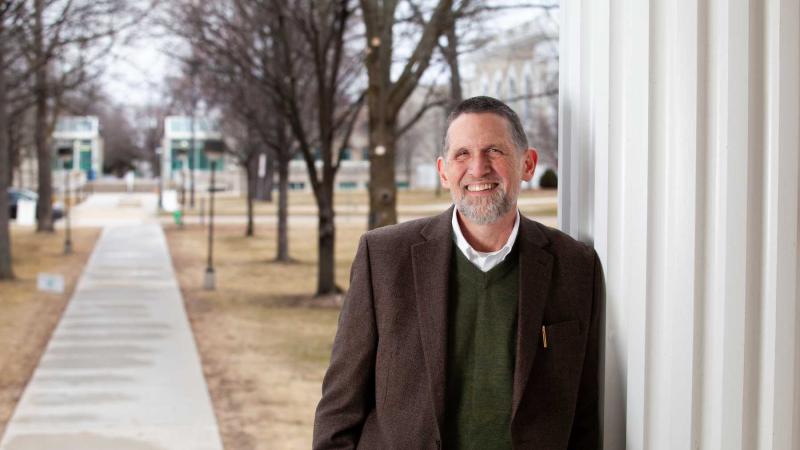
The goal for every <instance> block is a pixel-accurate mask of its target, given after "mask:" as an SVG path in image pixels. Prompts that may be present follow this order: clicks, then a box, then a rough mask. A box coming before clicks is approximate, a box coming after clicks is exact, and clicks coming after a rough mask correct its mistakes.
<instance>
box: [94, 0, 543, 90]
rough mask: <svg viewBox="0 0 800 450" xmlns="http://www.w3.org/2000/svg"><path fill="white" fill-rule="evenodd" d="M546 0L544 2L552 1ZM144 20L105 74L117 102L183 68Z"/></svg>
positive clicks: (526, 17) (525, 17) (503, 0)
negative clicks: (169, 54) (131, 40)
mask: <svg viewBox="0 0 800 450" xmlns="http://www.w3.org/2000/svg"><path fill="white" fill-rule="evenodd" d="M551 2H552V1H551V0H543V1H542V3H551ZM491 3H492V4H497V5H518V4H521V3H525V0H493V1H492V2H491ZM533 17H534V13H533V12H531V13H529V14H524V13H523V14H521V13H520V11H519V10H514V11H510V12H507V13H502V14H499V15H498V17H497V19H495V20H493V21H492V23H491V24H490V25H491V27H490V28H492V29H495V30H506V29H510V28H513V27H515V26H517V25H519V24H521V23H524V22H527V21H530V20H532V19H533ZM148 27H150V26H149V25H146V24H142V26H141V27H140V28H139V29H137V33H138V34H139V37H138V38H137V39H135V40H133V42H132V43H131V44H129V45H126V46H118V47H117V48H116V49H115V50H114V55H113V59H112V62H111V63H110V64H109V67H108V69H107V71H106V73H105V76H104V77H103V80H104V81H103V84H104V86H105V89H106V92H107V93H108V94H109V95H110V96H111V97H112V99H114V100H115V101H116V102H119V103H123V104H128V105H145V104H149V103H158V101H159V97H160V96H162V95H163V92H164V88H163V85H164V78H165V77H166V75H167V74H169V73H171V72H175V71H178V70H179V69H180V68H179V67H178V65H177V64H176V62H175V61H174V60H173V59H172V58H171V57H169V56H168V53H169V52H170V51H173V52H174V51H175V45H176V43H175V40H174V39H173V38H169V37H154V34H155V33H156V32H157V29H156V27H154V26H153V27H152V29H148Z"/></svg>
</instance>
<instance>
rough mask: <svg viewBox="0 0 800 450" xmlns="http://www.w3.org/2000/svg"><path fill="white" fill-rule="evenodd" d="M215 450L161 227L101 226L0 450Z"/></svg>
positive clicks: (211, 424)
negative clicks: (96, 240)
mask: <svg viewBox="0 0 800 450" xmlns="http://www.w3.org/2000/svg"><path fill="white" fill-rule="evenodd" d="M221 448H222V444H221V441H220V437H219V431H218V428H217V423H216V419H215V417H214V414H213V410H212V408H211V401H210V398H209V395H208V389H207V387H206V383H205V380H204V378H203V375H202V369H201V366H200V361H199V357H198V354H197V349H196V347H195V343H194V339H193V337H192V333H191V329H190V327H189V323H188V321H187V318H186V312H185V310H184V308H183V303H182V300H181V294H180V291H179V288H178V285H177V282H176V280H175V275H174V273H173V270H172V263H171V260H170V256H169V253H168V252H167V248H166V242H165V239H164V234H163V233H162V231H161V228H160V227H159V226H158V225H157V224H155V223H144V224H138V225H128V226H121V225H115V226H108V227H106V228H105V229H104V230H103V234H102V236H101V238H100V240H99V241H98V243H97V246H96V247H95V249H94V252H93V254H92V256H91V259H90V261H89V263H88V264H87V266H86V269H85V271H84V273H83V276H82V277H81V280H80V281H79V283H78V286H77V289H76V291H75V294H74V295H73V297H72V299H71V301H70V303H69V305H68V307H67V309H66V311H65V313H64V316H63V317H62V318H61V321H60V322H59V324H58V327H57V328H56V330H55V332H54V334H53V337H52V338H51V340H50V342H49V344H48V347H47V350H46V352H45V354H44V356H43V357H42V360H41V361H40V362H39V366H38V368H37V369H36V372H35V373H34V376H33V379H32V380H31V382H30V383H29V384H28V386H27V388H26V389H25V392H24V393H23V396H22V398H21V399H20V402H19V404H18V405H17V409H16V410H15V412H14V415H13V417H12V419H11V421H10V422H9V424H8V427H7V428H6V432H5V435H4V436H3V439H2V441H0V450H76V449H81V450H157V449H180V450H193V449H198V450H199V449H203V450H205V449H208V450H218V449H221Z"/></svg>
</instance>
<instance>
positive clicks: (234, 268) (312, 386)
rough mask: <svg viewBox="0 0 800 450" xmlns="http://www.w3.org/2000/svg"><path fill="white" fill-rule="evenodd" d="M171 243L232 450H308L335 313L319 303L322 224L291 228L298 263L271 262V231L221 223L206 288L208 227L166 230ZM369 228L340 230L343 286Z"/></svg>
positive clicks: (331, 303) (327, 302)
mask: <svg viewBox="0 0 800 450" xmlns="http://www.w3.org/2000/svg"><path fill="white" fill-rule="evenodd" d="M165 231H166V234H167V240H168V242H169V246H170V250H171V253H172V258H173V265H174V266H175V268H176V273H177V276H178V280H179V283H180V285H181V289H182V292H183V296H184V301H185V304H186V309H187V312H188V314H189V320H190V321H191V324H192V329H193V331H194V335H195V339H196V341H197V345H198V349H199V351H200V355H201V360H202V364H203V371H204V373H205V376H206V380H207V382H208V385H209V390H210V393H211V398H212V401H213V404H214V410H215V413H216V415H217V419H218V421H219V424H220V431H221V433H222V439H223V443H224V445H225V448H226V449H227V450H244V449H248V450H249V449H308V448H310V446H311V433H312V426H313V419H314V409H315V407H316V404H317V402H318V401H319V397H320V394H321V392H320V386H321V383H322V377H323V375H324V372H325V369H326V368H327V365H328V360H329V357H330V350H331V345H332V342H333V336H334V334H335V332H336V321H337V319H338V314H339V310H338V307H336V301H335V299H324V300H316V299H312V294H313V292H314V289H315V287H316V285H315V280H316V248H317V246H316V242H317V240H316V228H315V227H305V228H295V229H292V230H291V231H290V246H289V251H290V254H291V255H292V257H293V258H295V259H296V260H295V261H294V262H292V263H289V264H286V263H275V262H273V261H272V259H273V258H274V254H275V247H276V245H275V235H274V230H273V229H272V228H271V227H262V228H258V229H257V230H256V237H254V238H246V237H244V236H243V232H244V227H243V226H225V227H220V228H218V229H217V230H216V231H215V233H216V239H215V247H214V255H215V270H216V276H217V289H216V290H215V291H213V292H209V291H205V290H203V289H202V278H203V272H204V269H205V264H206V259H205V256H206V238H207V237H206V236H207V235H206V230H205V229H204V228H202V227H201V226H187V227H186V228H184V229H183V230H178V229H176V228H172V227H167V228H166V229H165ZM362 232H363V228H356V227H350V228H345V227H338V228H337V254H336V271H337V272H336V278H337V283H338V284H339V286H340V287H342V288H343V289H346V288H347V285H348V278H349V272H350V264H351V261H352V258H353V256H354V255H355V250H356V246H357V244H358V236H360V234H361V233H362Z"/></svg>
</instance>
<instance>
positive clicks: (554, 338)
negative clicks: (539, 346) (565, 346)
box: [542, 320, 581, 348]
mask: <svg viewBox="0 0 800 450" xmlns="http://www.w3.org/2000/svg"><path fill="white" fill-rule="evenodd" d="M580 336H581V322H580V321H579V320H568V321H566V322H558V323H551V324H550V325H545V326H544V331H543V336H542V338H543V339H546V342H547V347H548V348H551V347H553V348H556V347H557V346H558V345H559V344H562V343H564V342H565V341H568V340H572V339H575V338H577V337H580Z"/></svg>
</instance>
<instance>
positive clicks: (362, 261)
mask: <svg viewBox="0 0 800 450" xmlns="http://www.w3.org/2000/svg"><path fill="white" fill-rule="evenodd" d="M377 341H378V332H377V326H376V321H375V309H374V306H373V295H372V280H371V273H370V262H369V248H368V245H367V239H366V235H364V236H362V237H361V240H360V242H359V244H358V251H357V252H356V256H355V259H354V261H353V266H352V269H351V271H350V288H349V290H348V292H347V295H346V296H345V300H344V304H343V305H342V311H341V313H340V315H339V326H338V330H337V332H336V338H335V339H334V342H333V351H332V353H331V362H330V366H329V367H328V371H327V373H326V374H325V378H324V380H323V382H322V399H321V400H320V402H319V405H318V406H317V411H316V417H315V420H314V439H313V448H314V449H315V450H323V449H352V448H355V447H356V446H357V445H358V441H359V438H360V436H361V430H362V428H363V425H364V421H365V420H366V418H367V416H368V415H369V413H370V412H371V411H372V410H373V409H374V407H375V375H374V373H375V352H376V350H377Z"/></svg>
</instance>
